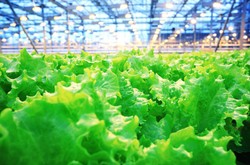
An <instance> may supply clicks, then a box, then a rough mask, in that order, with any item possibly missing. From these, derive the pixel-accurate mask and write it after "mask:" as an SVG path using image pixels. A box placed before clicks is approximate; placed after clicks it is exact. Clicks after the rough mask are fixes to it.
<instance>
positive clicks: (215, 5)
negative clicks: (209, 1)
mask: <svg viewBox="0 0 250 165" xmlns="http://www.w3.org/2000/svg"><path fill="white" fill-rule="evenodd" d="M213 7H214V8H216V9H219V8H221V3H220V2H214V3H213Z"/></svg>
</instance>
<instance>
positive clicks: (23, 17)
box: [20, 15, 28, 21]
mask: <svg viewBox="0 0 250 165" xmlns="http://www.w3.org/2000/svg"><path fill="white" fill-rule="evenodd" d="M20 20H21V21H27V20H28V18H27V17H26V16H25V15H22V16H21V17H20Z"/></svg>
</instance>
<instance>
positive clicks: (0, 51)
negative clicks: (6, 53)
mask: <svg viewBox="0 0 250 165" xmlns="http://www.w3.org/2000/svg"><path fill="white" fill-rule="evenodd" d="M2 53H3V51H2V39H1V38H0V54H2Z"/></svg>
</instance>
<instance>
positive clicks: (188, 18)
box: [0, 0, 250, 45]
mask: <svg viewBox="0 0 250 165" xmlns="http://www.w3.org/2000/svg"><path fill="white" fill-rule="evenodd" d="M244 4H245V5H244ZM249 4H250V3H249V0H235V3H234V0H219V1H215V0H214V1H212V0H175V1H173V0H0V39H1V41H2V42H9V43H15V42H20V41H23V42H28V39H27V36H26V35H25V33H24V32H23V28H24V29H25V30H26V31H27V34H28V35H29V37H30V38H31V40H33V41H34V42H43V41H44V40H45V41H47V42H61V43H63V42H66V40H67V36H70V37H69V39H70V40H71V41H74V42H77V43H92V44H98V43H107V44H108V43H111V44H112V43H114V42H120V43H125V44H126V43H142V44H147V45H149V44H152V43H154V42H158V41H163V40H168V39H171V38H176V39H177V40H182V41H193V40H194V36H193V34H194V32H195V33H196V36H195V37H196V38H195V39H196V40H202V39H204V38H205V37H207V36H208V35H213V36H218V35H220V31H221V29H222V28H223V26H224V24H225V22H226V19H227V17H228V16H229V17H228V20H229V21H228V23H227V26H226V29H225V35H230V34H233V35H234V36H235V38H237V37H238V38H239V36H240V29H241V26H240V25H241V23H242V21H241V20H242V13H243V12H242V10H243V7H245V9H246V14H245V19H244V22H245V27H244V32H245V34H246V36H249V34H250V13H249V11H250V5H249ZM231 8H232V12H231V13H230V9H231ZM12 9H13V10H12ZM229 13H230V15H229ZM19 20H20V22H21V23H22V25H23V28H22V27H21V26H20V22H19ZM3 39H4V40H3Z"/></svg>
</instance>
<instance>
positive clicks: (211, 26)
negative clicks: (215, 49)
mask: <svg viewBox="0 0 250 165" xmlns="http://www.w3.org/2000/svg"><path fill="white" fill-rule="evenodd" d="M213 15H214V8H213V6H212V8H211V19H210V36H211V37H212V33H213V17H214V16H213ZM209 49H210V51H212V40H211V39H210V41H209Z"/></svg>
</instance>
